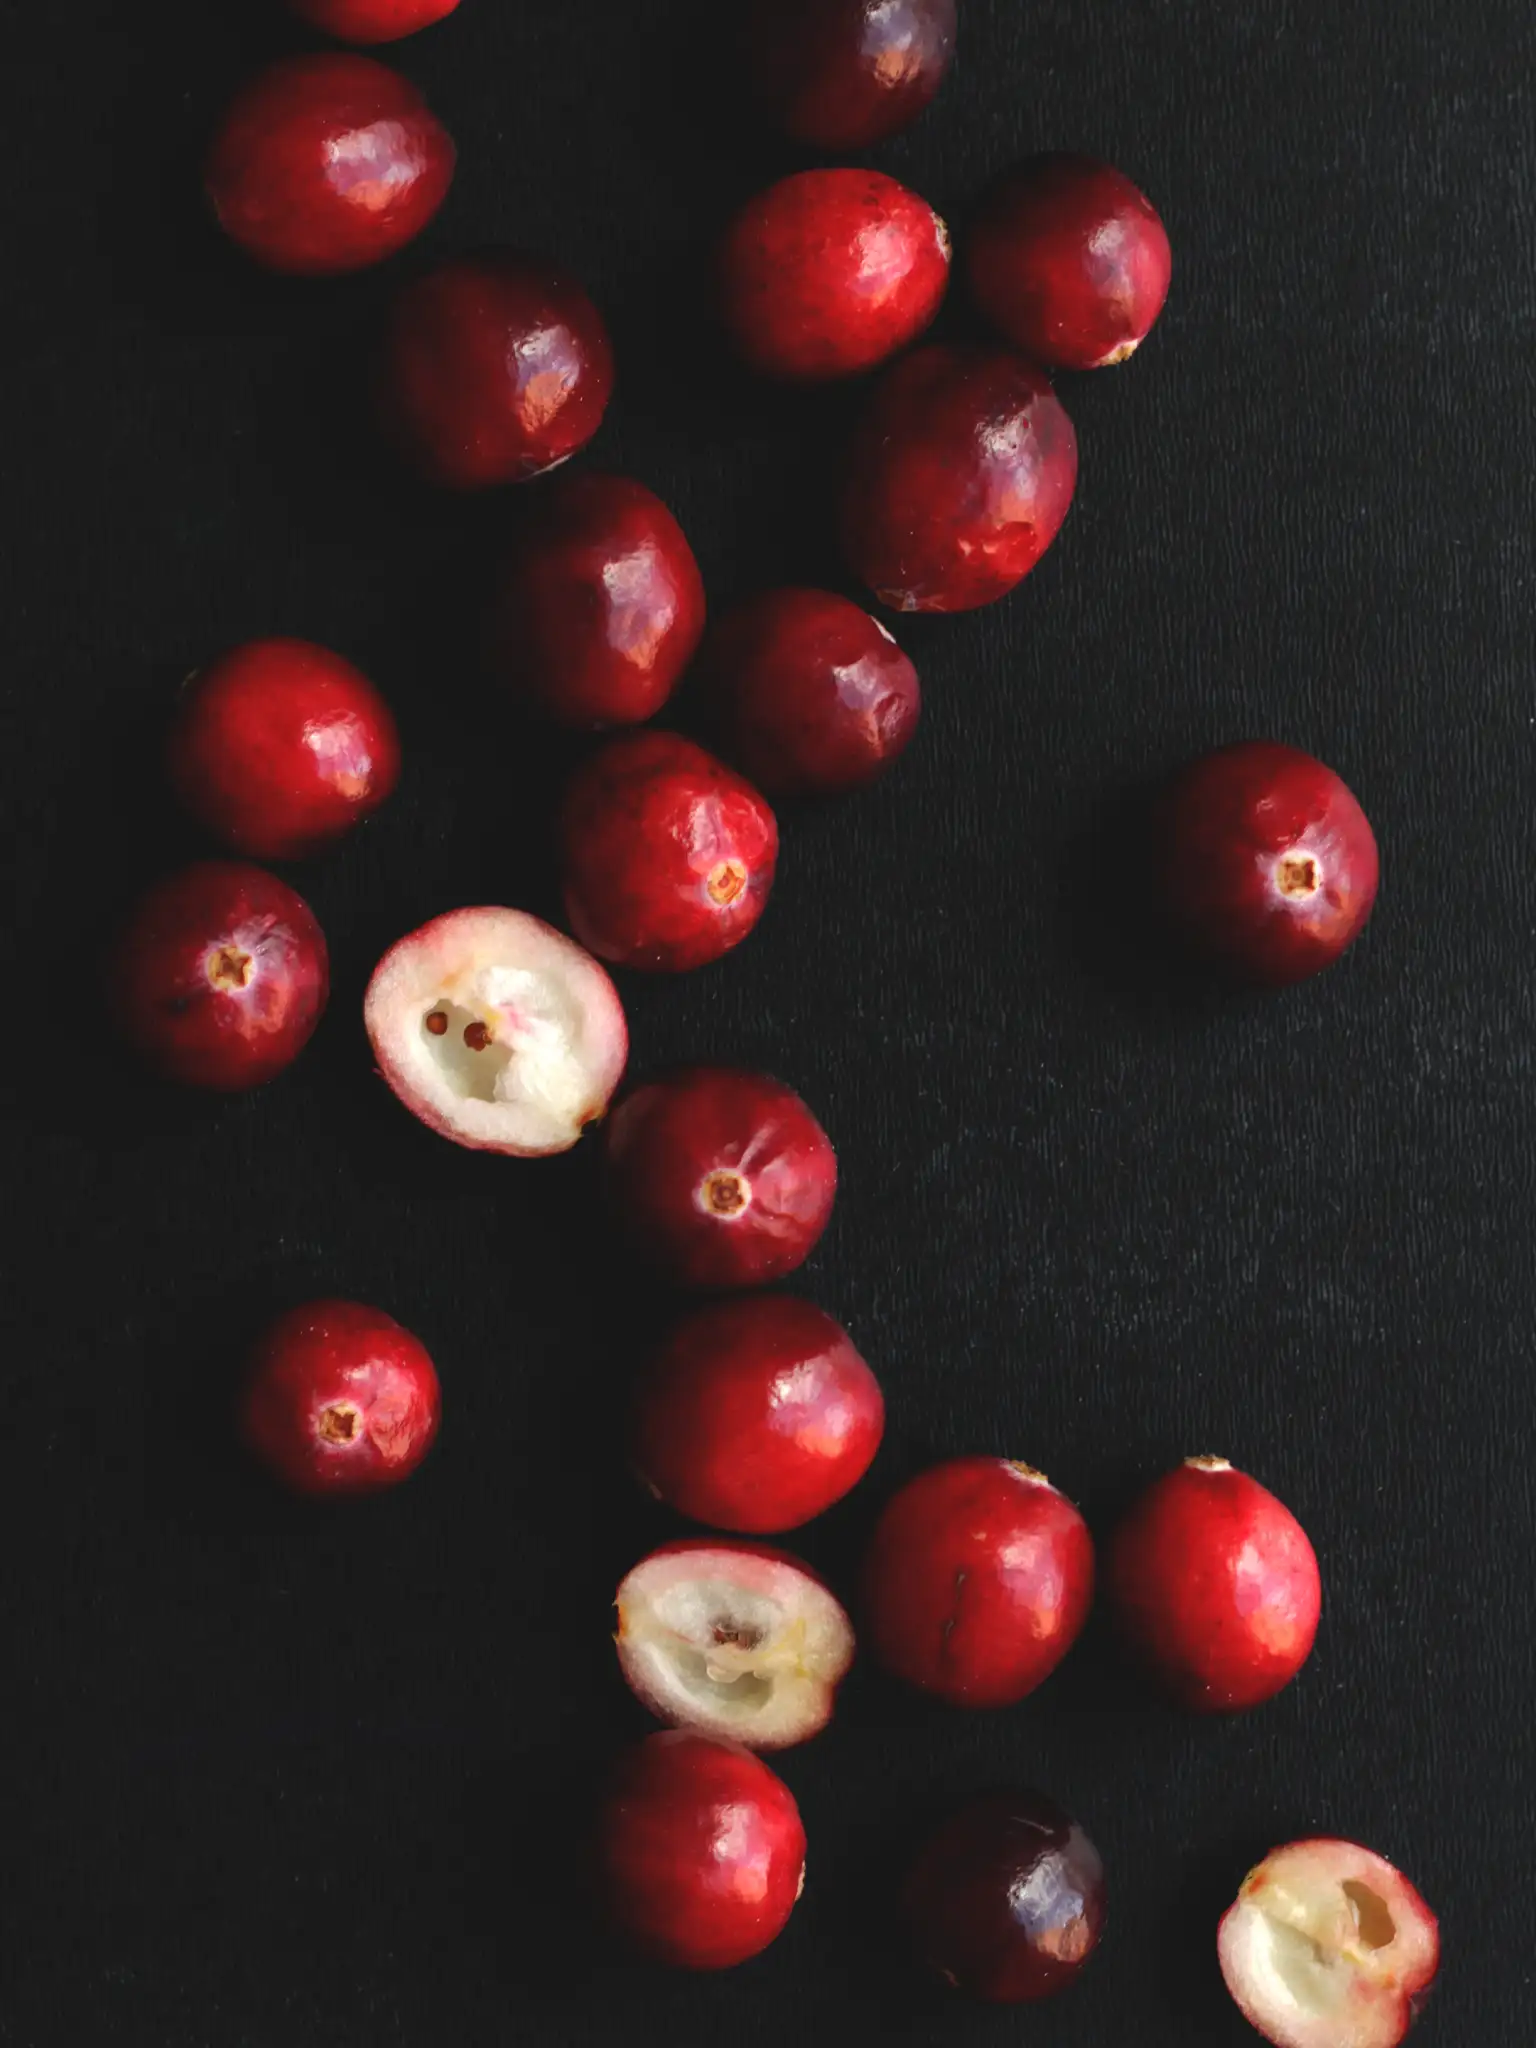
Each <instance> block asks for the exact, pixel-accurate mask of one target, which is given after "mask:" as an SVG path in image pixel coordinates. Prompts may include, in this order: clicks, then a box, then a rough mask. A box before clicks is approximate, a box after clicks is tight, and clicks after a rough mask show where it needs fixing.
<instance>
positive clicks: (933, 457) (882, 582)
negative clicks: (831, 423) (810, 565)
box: [842, 346, 1077, 612]
mask: <svg viewBox="0 0 1536 2048" xmlns="http://www.w3.org/2000/svg"><path fill="white" fill-rule="evenodd" d="M1076 486H1077V436H1076V434H1075V433H1074V432H1073V429H1072V422H1071V420H1070V419H1068V417H1067V414H1066V410H1065V408H1064V407H1063V405H1062V403H1061V401H1060V399H1058V398H1057V396H1056V394H1055V393H1054V392H1053V391H1052V389H1051V387H1050V383H1049V381H1048V380H1047V378H1046V377H1045V375H1044V373H1043V372H1042V371H1040V370H1037V369H1035V368H1034V366H1033V365H1032V364H1030V363H1027V362H1025V360H1024V358H1023V357H1022V356H1016V355H1013V354H1010V353H1009V352H1008V351H1006V350H1003V349H987V348H966V347H959V348H946V347H939V346H933V347H928V348H920V349H915V350H914V351H913V352H912V354H911V355H909V356H906V357H904V358H903V359H902V361H901V362H899V363H896V364H894V365H893V366H892V367H891V368H890V369H889V370H887V371H886V373H885V375H884V377H883V378H882V379H881V381H880V383H879V385H878V386H877V387H876V390H875V392H874V395H873V397H872V398H871V400H870V403H869V406H868V408H867V410H866V412H865V414H864V418H863V421H862V423H861V425H860V426H859V428H858V430H857V431H856V433H855V436H854V442H853V450H852V459H851V463H850V468H849V475H848V482H847V486H846V490H845V493H844V498H843V516H842V531H843V547H844V551H845V553H846V555H847V557H848V561H849V563H850V565H851V566H852V568H853V570H854V572H855V574H856V575H858V576H859V577H860V578H861V580H862V581H863V582H865V583H867V584H868V586H869V588H870V589H871V590H872V591H873V592H874V593H875V595H876V596H877V597H878V598H879V600H880V602H881V603H882V604H887V605H890V606H891V607H892V609H893V610H895V611H901V612H964V611H971V610H974V609H975V607H976V606H978V605H984V604H991V603H993V602H994V601H995V600H996V599H997V598H1000V597H1006V596H1007V594H1008V592H1009V591H1010V590H1012V589H1013V588H1014V586H1015V585H1016V584H1017V583H1019V582H1020V581H1021V580H1022V578H1023V577H1025V576H1027V575H1028V573H1029V571H1030V570H1031V569H1032V568H1033V567H1034V566H1035V564H1036V562H1038V561H1039V559H1040V557H1041V556H1042V555H1043V554H1044V553H1045V551H1046V549H1047V548H1048V547H1049V546H1050V544H1051V542H1052V541H1053V540H1054V539H1055V538H1056V535H1057V533H1058V532H1059V531H1060V530H1061V523H1062V521H1063V520H1064V519H1065V518H1066V516H1067V508H1068V507H1069V506H1070V505H1071V503H1072V493H1073V491H1074V490H1075V488H1076Z"/></svg>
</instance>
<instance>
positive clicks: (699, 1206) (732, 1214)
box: [603, 1067, 837, 1290]
mask: <svg viewBox="0 0 1536 2048" xmlns="http://www.w3.org/2000/svg"><path fill="white" fill-rule="evenodd" d="M603 1146H604V1159H605V1165H606V1172H607V1181H608V1192H609V1198H610V1200H611V1202H612V1205H613V1208H614V1211H615V1213H616V1214H617V1216H618V1218H619V1221H620V1224H621V1227H622V1228H623V1229H624V1231H625V1232H626V1234H627V1236H628V1238H629V1241H630V1243H631V1244H632V1245H633V1246H634V1248H635V1249H636V1250H637V1251H639V1252H640V1253H641V1255H642V1256H643V1257H645V1258H648V1259H649V1260H650V1261H651V1263H652V1264H653V1265H655V1266H656V1267H658V1268H659V1269H660V1271H661V1272H662V1273H663V1274H664V1276H665V1277H666V1278H667V1279H669V1280H671V1281H672V1282H673V1283H674V1284H675V1285H677V1286H679V1287H690V1288H696V1289H700V1290H709V1289H714V1288H734V1287H758V1286H761V1285H762V1284H763V1283H764V1282H765V1281H769V1280H781V1279H783V1277H784V1275H785V1274H786V1273H793V1272H794V1270H795V1268H796V1267H797V1266H801V1265H803V1264H804V1263H805V1261H806V1259H808V1258H809V1257H810V1255H811V1252H812V1250H813V1248H814V1247H815V1245H816V1242H817V1240H818V1239H819V1238H820V1236H821V1234H822V1232H823V1231H824V1230H825V1229H826V1227H827V1223H828V1221H829V1220H830V1218H831V1215H832V1203H833V1199H834V1197H835V1196H836V1194H837V1154H836V1153H835V1152H834V1151H833V1150H832V1144H831V1140H830V1139H829V1138H828V1136H827V1134H826V1132H825V1131H824V1130H823V1129H822V1128H821V1125H820V1124H819V1123H818V1122H817V1121H816V1119H815V1117H813V1116H812V1115H811V1112H810V1111H809V1110H808V1109H807V1108H806V1106H805V1104H804V1103H803V1102H802V1101H801V1100H800V1098H799V1096H798V1095H796V1094H795V1093H794V1091H793V1089H790V1088H786V1087H785V1086H784V1083H783V1082H782V1081H775V1080H772V1079H771V1078H770V1077H769V1076H768V1075H767V1074H749V1073H746V1072H744V1071H743V1070H742V1069H740V1068H737V1067H685V1068H683V1069H681V1070H680V1071H679V1072H676V1073H673V1074H667V1075H663V1076H662V1077H660V1078H659V1079H657V1080H654V1081H647V1082H644V1083H642V1085H641V1086H640V1087H638V1088H636V1089H634V1090H632V1091H631V1093H630V1094H628V1095H627V1096H626V1097H625V1098H624V1100H623V1101H622V1102H621V1103H620V1104H619V1106H618V1108H617V1109H616V1110H615V1111H614V1113H613V1115H612V1116H611V1117H610V1118H609V1120H608V1123H607V1125H606V1127H605V1129H604V1132H603Z"/></svg>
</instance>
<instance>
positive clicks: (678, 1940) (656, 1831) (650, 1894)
mask: <svg viewBox="0 0 1536 2048" xmlns="http://www.w3.org/2000/svg"><path fill="white" fill-rule="evenodd" d="M598 1871H599V1877H600V1882H601V1888H602V1891H603V1894H604V1897H605V1899H606V1902H607V1905H608V1909H609V1913H610V1915H611V1917H612V1919H613V1922H614V1924H615V1926H616V1927H617V1929H618V1930H619V1932H620V1933H621V1934H622V1935H623V1936H624V1937H625V1938H626V1939H627V1940H628V1942H629V1943H630V1944H631V1946H632V1947H634V1948H636V1949H638V1950H639V1951H640V1953H641V1954H642V1955H647V1956H650V1957H651V1958H652V1959H653V1960H655V1961H657V1962H661V1963H670V1964H672V1965H673V1967H674V1968H676V1969H680V1970H728V1969H730V1968H731V1967H732V1966H733V1965H734V1964H736V1963H744V1962H746V1961H747V1959H748V1957H750V1956H755V1955H758V1954H759V1953H760V1952H761V1951H762V1950H763V1949H765V1948H767V1946H768V1944H769V1943H770V1942H771V1941H773V1940H774V1939H775V1938H776V1937H777V1936H778V1935H779V1934H781V1933H782V1932H783V1929H784V1925H785V1922H786V1921H787V1920H788V1919H789V1916H790V1913H791V1912H792V1911H793V1909H794V1904H795V1901H796V1899H797V1898H799V1896H800V1892H801V1888H802V1887H803V1885H804V1883H805V1829H804V1828H803V1827H802V1826H801V1823H800V1811H799V1808H798V1807H797V1806H796V1805H795V1801H794V1796H793V1794H792V1793H791V1792H790V1789H789V1787H788V1786H787V1785H786V1784H785V1783H784V1782H783V1780H782V1779H781V1778H777V1777H775V1776H774V1774H773V1772H772V1771H770V1770H769V1768H768V1766H767V1765H766V1764H765V1763H760V1762H759V1761H758V1759H757V1758H756V1757H755V1756H752V1755H751V1754H750V1753H749V1752H748V1751H747V1750H745V1749H738V1748H736V1747H735V1746H734V1745H733V1744H730V1743H725V1742H712V1741H710V1740H709V1739H708V1738H707V1737H705V1736H702V1735H694V1734H692V1733H690V1732H687V1731H685V1730H678V1731H675V1732H673V1733H669V1734H665V1735H652V1736H650V1737H649V1738H648V1739H647V1740H646V1741H644V1742H641V1743H637V1744H636V1745H635V1747H634V1748H633V1749H631V1750H630V1751H628V1753H627V1754H626V1755H625V1756H624V1757H623V1758H622V1759H621V1760H620V1763H619V1766H618V1769H617V1770H616V1771H615V1773H614V1778H613V1784H612V1787H611V1789H610V1791H609V1794H608V1798H607V1801H606V1803H605V1805H604V1807H603V1810H602V1814H601V1816H600V1820H599V1826H598Z"/></svg>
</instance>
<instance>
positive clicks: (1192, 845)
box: [1155, 740, 1379, 988]
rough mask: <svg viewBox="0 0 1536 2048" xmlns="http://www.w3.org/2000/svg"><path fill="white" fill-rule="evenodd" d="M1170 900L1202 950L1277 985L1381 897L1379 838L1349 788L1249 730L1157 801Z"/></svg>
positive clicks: (1359, 925)
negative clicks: (1248, 737)
mask: <svg viewBox="0 0 1536 2048" xmlns="http://www.w3.org/2000/svg"><path fill="white" fill-rule="evenodd" d="M1155 834H1156V839H1157V841H1158V864H1159V870H1160V874H1159V880H1160V885H1161V893H1162V901H1163V904H1164V907H1165V909H1166V911H1167V913H1168V916H1169V918H1170V920H1171V921H1172V923H1173V924H1174V926H1175V927H1176V928H1177V929H1179V930H1180V931H1182V933H1183V935H1184V937H1185V938H1186V939H1187V940H1188V942H1189V943H1190V944H1191V945H1192V946H1193V947H1194V949H1195V950H1196V951H1197V952H1199V953H1202V954H1204V955H1205V956H1206V957H1207V958H1208V959H1209V960H1211V961H1212V962H1213V963H1214V964H1216V965H1217V966H1219V967H1221V968H1222V969H1224V970H1225V971H1226V972H1227V973H1228V974H1231V975H1233V976H1235V977H1236V978H1237V979H1239V980H1242V981H1248V982H1254V983H1258V984H1259V985H1261V986H1269V987H1273V988H1278V987H1284V986H1285V985H1286V984H1288V983H1290V982H1296V981H1305V980H1306V978H1307V976H1308V975H1311V974H1316V973H1317V972H1318V971H1319V970H1320V969H1321V968H1324V967H1327V966H1330V965H1331V964H1332V962H1333V961H1335V960H1337V959H1338V957H1339V955H1340V954H1341V953H1342V952H1343V951H1344V950H1345V948H1346V947H1348V946H1349V945H1350V944H1351V943H1352V942H1353V941H1354V940H1355V939H1356V938H1357V937H1358V936H1359V934H1360V932H1361V931H1362V930H1363V928H1364V926H1365V922H1366V920H1367V918H1368V917H1369V916H1370V914H1371V908H1372V905H1373V904H1374V903H1375V901H1376V885H1377V880H1378V876H1379V863H1378V859H1377V853H1376V838H1375V834H1374V833H1373V832H1372V831H1371V828H1370V825H1369V823H1368V822H1367V819H1366V816H1365V813H1364V811H1362V810H1361V808H1360V806H1359V804H1358V803H1357V802H1356V800H1355V798H1354V796H1353V795H1352V794H1351V792H1350V790H1349V788H1348V787H1347V785H1346V784H1345V783H1343V782H1342V781H1341V780H1340V779H1339V777H1338V776H1337V775H1335V774H1334V772H1333V770H1332V769H1331V768H1325V767H1324V766H1323V764H1322V762H1321V761H1315V760H1314V759H1313V758H1312V756H1311V755H1310V754H1303V753H1302V752H1300V750H1299V749H1297V748H1295V747H1282V746H1277V745H1275V744H1273V743H1272V742H1269V741H1264V740H1252V741H1248V742H1245V743H1243V744H1241V745H1238V746H1235V747H1223V748H1221V749H1220V750H1219V751H1218V752H1216V753H1214V754H1206V755H1204V756H1202V757H1201V759H1200V760H1198V761H1195V762H1193V763H1191V765H1190V766H1189V767H1187V768H1185V769H1184V770H1183V771H1182V772H1181V773H1180V774H1179V775H1178V776H1176V777H1175V778H1174V780H1173V782H1172V783H1171V784H1170V785H1169V787H1168V790H1167V792H1166V794H1165V796H1164V799H1163V801H1162V803H1161V805H1160V806H1159V809H1158V813H1157V817H1156V822H1155Z"/></svg>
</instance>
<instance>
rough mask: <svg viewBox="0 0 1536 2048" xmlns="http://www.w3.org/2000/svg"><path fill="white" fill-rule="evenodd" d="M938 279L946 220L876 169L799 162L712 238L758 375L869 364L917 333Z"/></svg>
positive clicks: (737, 328)
mask: <svg viewBox="0 0 1536 2048" xmlns="http://www.w3.org/2000/svg"><path fill="white" fill-rule="evenodd" d="M948 282H949V231H948V229H947V228H946V227H945V225H944V223H943V221H941V220H940V219H939V217H938V215H937V214H936V213H935V212H934V210H933V208H932V207H931V206H930V205H929V204H928V202H927V200H926V199H919V198H918V196H917V194H916V193H915V192H909V191H908V190H907V188H906V187H905V185H898V184H897V182H896V180H895V179H894V178H887V177H884V176H883V175H882V174H881V173H880V172H879V171H801V172H800V173H799V175H798V176H796V177H793V178H783V179H781V180H780V181H779V183H778V184H777V185H770V186H769V187H768V190H767V191H766V192H760V193H758V195H757V197H756V198H755V199H751V200H749V201H748V202H747V204H746V205H745V206H744V207H743V208H742V210H741V212H740V213H739V214H737V216H736V218H735V220H734V221H733V222H732V223H731V225H730V227H729V228H728V229H727V231H726V236H725V243H724V246H723V248H722V250H721V259H720V283H721V302H722V309H723V312H724V316H725V324H726V327H727V329H728V331H729V332H730V335H731V338H732V340H733V341H734V342H735V345H736V348H737V351H738V353H739V354H740V355H741V357H742V359H743V360H744V361H745V362H746V363H747V364H748V365H750V367H751V368H752V369H754V370H759V371H761V372H762V374H763V375H764V376H767V377H783V378H788V379H791V380H794V381H798V382H802V383H809V382H814V381H816V380H818V379H821V378H826V377H847V376H852V375H853V374H855V373H856V372H857V371H860V370H869V369H873V368H874V366H875V364H876V363H883V362H884V361H885V359H886V357H887V356H890V355H894V354H895V353H896V351H897V350H898V349H901V348H905V347H906V345H907V343H908V342H910V341H913V340H915V339H916V337H917V336H918V335H919V334H921V333H922V331H923V329H924V328H925V327H927V326H928V325H929V323H930V322H931V321H932V319H933V317H934V315H935V314H936V313H937V312H938V310H939V306H940V303H941V301H942V300H943V297H944V288H945V286H946V285H947V284H948Z"/></svg>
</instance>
